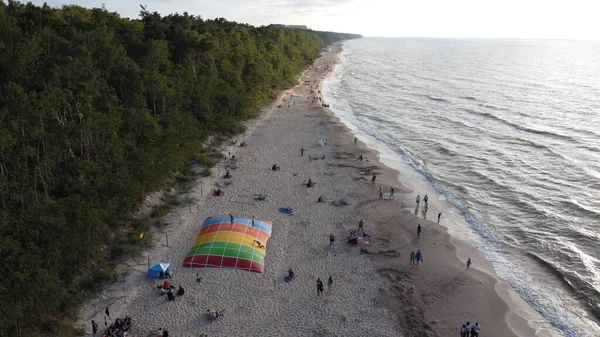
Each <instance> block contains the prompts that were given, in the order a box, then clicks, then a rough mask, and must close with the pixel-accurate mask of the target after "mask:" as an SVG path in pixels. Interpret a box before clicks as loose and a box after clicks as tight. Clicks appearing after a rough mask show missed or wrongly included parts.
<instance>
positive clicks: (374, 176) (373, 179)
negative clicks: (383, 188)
mask: <svg viewBox="0 0 600 337" xmlns="http://www.w3.org/2000/svg"><path fill="white" fill-rule="evenodd" d="M375 179H377V176H376V175H375V173H373V178H371V182H373V183H375Z"/></svg>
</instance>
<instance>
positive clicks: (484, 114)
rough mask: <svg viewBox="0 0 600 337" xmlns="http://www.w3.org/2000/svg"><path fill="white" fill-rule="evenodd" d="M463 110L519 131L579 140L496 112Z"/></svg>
mask: <svg viewBox="0 0 600 337" xmlns="http://www.w3.org/2000/svg"><path fill="white" fill-rule="evenodd" d="M463 110H464V111H466V112H468V113H470V114H474V115H479V116H484V117H486V118H489V119H493V120H496V121H498V122H501V123H503V124H505V125H508V126H512V127H513V128H515V129H517V130H519V131H523V132H529V133H534V134H537V135H543V136H548V137H553V138H558V139H563V140H568V141H571V142H573V143H578V141H577V140H576V139H575V138H573V137H571V136H566V135H562V134H559V133H555V132H551V131H544V130H538V129H534V128H530V127H526V126H522V125H519V124H517V123H513V122H510V121H508V120H506V119H504V118H502V117H498V116H496V115H494V114H491V113H489V112H485V111H479V110H475V109H469V108H464V109H463Z"/></svg>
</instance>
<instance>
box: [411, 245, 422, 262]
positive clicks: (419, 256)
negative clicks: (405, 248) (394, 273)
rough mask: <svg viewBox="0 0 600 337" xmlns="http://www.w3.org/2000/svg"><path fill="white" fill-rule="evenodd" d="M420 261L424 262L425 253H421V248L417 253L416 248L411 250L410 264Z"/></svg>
mask: <svg viewBox="0 0 600 337" xmlns="http://www.w3.org/2000/svg"><path fill="white" fill-rule="evenodd" d="M419 262H421V263H423V253H421V250H420V249H419V250H417V252H416V253H415V251H414V250H413V251H412V252H410V265H411V266H413V265H418V264H419Z"/></svg>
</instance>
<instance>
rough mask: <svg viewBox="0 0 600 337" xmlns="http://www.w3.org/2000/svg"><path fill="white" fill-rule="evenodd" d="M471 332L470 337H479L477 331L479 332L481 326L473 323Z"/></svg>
mask: <svg viewBox="0 0 600 337" xmlns="http://www.w3.org/2000/svg"><path fill="white" fill-rule="evenodd" d="M473 330H474V331H473V332H474V333H472V334H471V337H479V330H481V325H479V323H477V322H475V325H473Z"/></svg>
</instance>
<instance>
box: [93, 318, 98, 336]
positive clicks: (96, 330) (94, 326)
mask: <svg viewBox="0 0 600 337" xmlns="http://www.w3.org/2000/svg"><path fill="white" fill-rule="evenodd" d="M92 333H93V334H94V336H96V334H97V333H98V324H96V322H94V320H92Z"/></svg>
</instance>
